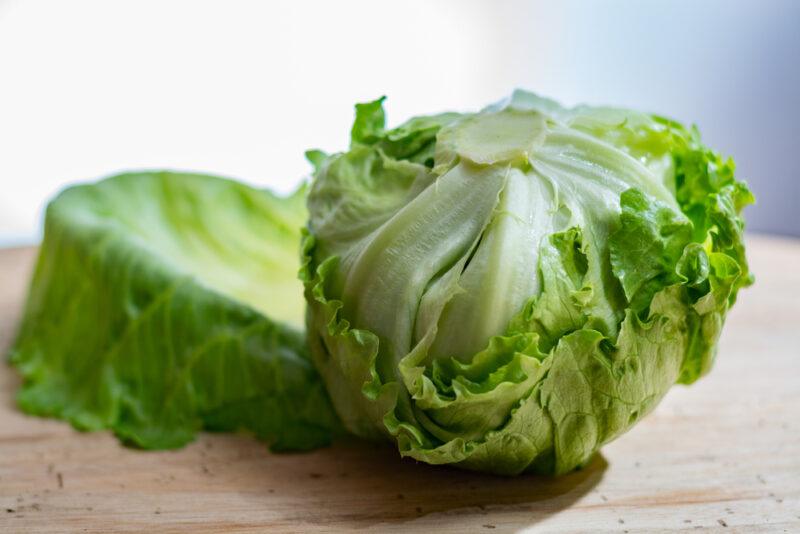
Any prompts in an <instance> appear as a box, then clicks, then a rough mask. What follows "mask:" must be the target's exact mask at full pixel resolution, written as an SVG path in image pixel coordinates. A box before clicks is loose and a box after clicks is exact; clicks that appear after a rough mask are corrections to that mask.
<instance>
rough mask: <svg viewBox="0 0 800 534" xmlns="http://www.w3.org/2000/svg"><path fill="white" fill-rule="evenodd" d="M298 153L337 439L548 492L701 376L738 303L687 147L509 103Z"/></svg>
mask: <svg viewBox="0 0 800 534" xmlns="http://www.w3.org/2000/svg"><path fill="white" fill-rule="evenodd" d="M382 100H383V99H381V100H377V101H375V102H370V103H366V104H360V105H358V106H357V107H356V119H355V124H354V125H353V128H352V142H351V146H350V149H349V150H348V151H347V152H344V153H339V154H333V155H326V154H323V153H321V152H318V151H313V152H310V153H309V154H308V155H309V159H310V160H311V161H312V163H313V164H314V165H315V167H316V171H315V174H314V180H313V183H312V186H311V190H310V194H309V197H308V208H309V213H310V218H309V222H308V226H307V231H306V233H305V236H304V241H303V248H302V257H303V265H302V268H301V273H300V276H301V278H302V280H303V282H304V285H305V296H306V300H307V302H308V309H307V328H308V339H309V344H310V346H311V353H312V357H313V360H314V363H315V365H316V367H317V368H318V370H319V371H320V373H321V375H322V377H323V379H324V381H325V383H326V385H327V389H328V392H329V394H330V396H331V398H332V400H333V403H334V405H335V408H336V411H337V413H338V414H339V416H340V417H341V419H342V420H343V422H344V424H345V426H346V427H347V428H348V429H349V430H350V431H351V432H353V433H355V434H357V435H360V436H364V437H371V438H373V437H374V438H381V437H383V438H388V439H391V440H393V441H395V442H396V444H397V446H398V448H399V450H400V452H401V454H402V455H404V456H409V457H412V458H415V459H417V460H421V461H424V462H428V463H431V464H454V465H457V466H459V467H464V468H468V469H475V470H480V471H489V472H494V473H501V474H517V473H521V472H524V471H536V472H544V473H555V474H558V473H563V472H566V471H569V470H571V469H574V468H576V467H579V466H581V465H583V464H585V463H586V462H587V461H588V460H589V459H590V458H591V456H592V454H593V453H594V452H595V451H597V450H598V448H599V447H600V446H601V445H602V444H604V443H606V442H608V441H609V440H611V439H613V438H615V437H617V436H619V435H620V434H622V433H623V432H625V431H626V430H627V429H629V428H630V427H631V426H632V425H634V424H635V423H636V422H637V421H638V420H639V419H641V418H642V417H643V416H644V415H645V414H647V413H648V412H649V411H651V410H652V409H653V408H654V407H655V406H656V404H657V403H658V402H659V400H660V399H661V398H662V397H663V396H664V394H665V393H666V391H667V390H668V389H669V388H670V386H672V385H673V384H674V383H676V382H680V383H691V382H693V381H694V380H696V379H697V378H698V377H699V376H701V375H703V374H704V373H705V372H706V371H708V369H709V368H710V366H711V364H712V362H713V360H714V355H715V345H716V342H717V340H718V338H719V334H720V331H721V329H722V325H723V322H724V318H725V314H726V312H727V311H728V308H729V307H730V306H731V305H732V304H733V303H734V301H735V299H736V294H737V291H738V290H739V289H740V288H741V287H743V286H746V285H748V284H749V283H751V281H752V277H751V275H750V273H749V271H748V267H747V261H746V259H745V254H744V246H743V239H742V238H743V234H742V232H743V221H742V219H741V218H740V215H739V214H740V212H741V210H742V208H743V207H744V206H745V205H747V204H749V203H751V202H752V201H753V197H752V195H751V193H750V192H749V191H748V189H747V187H746V186H745V185H744V183H742V182H739V181H737V180H736V179H735V178H734V165H733V162H732V161H731V160H729V159H723V158H721V157H720V156H719V155H718V154H717V153H715V152H713V151H712V150H710V149H708V148H707V147H705V146H704V145H703V144H702V143H701V141H700V137H699V135H698V133H697V131H696V130H694V129H687V128H685V127H683V126H681V125H680V124H678V123H676V122H674V121H671V120H668V119H665V118H663V117H659V116H655V115H650V114H644V113H638V112H634V111H629V110H624V109H612V108H600V107H587V106H580V107H576V108H571V109H567V108H563V107H561V106H560V105H558V104H557V103H555V102H553V101H550V100H546V99H543V98H540V97H537V96H535V95H533V94H531V93H527V92H521V91H518V92H516V93H514V94H513V96H512V97H511V98H509V99H508V100H506V101H503V102H501V103H498V104H495V105H493V106H490V107H488V108H486V109H484V110H483V111H480V112H478V113H465V114H460V113H445V114H440V115H432V116H423V117H416V118H413V119H411V120H409V121H408V122H406V123H404V124H402V125H400V126H399V127H397V128H394V129H386V128H385V121H384V112H383V107H382Z"/></svg>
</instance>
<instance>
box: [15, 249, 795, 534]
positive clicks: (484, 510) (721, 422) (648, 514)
mask: <svg viewBox="0 0 800 534" xmlns="http://www.w3.org/2000/svg"><path fill="white" fill-rule="evenodd" d="M748 252H749V254H750V257H751V258H752V266H753V270H754V271H755V273H756V276H757V279H758V281H757V283H756V285H755V286H754V287H752V288H750V289H748V290H745V291H744V292H743V293H742V294H741V297H740V301H739V303H738V304H737V306H736V308H735V309H734V310H733V312H732V313H731V314H730V317H729V320H728V324H727V325H726V328H725V332H724V334H723V339H722V342H721V347H720V353H719V356H718V359H717V365H716V368H715V369H714V370H713V372H712V373H711V374H710V375H709V376H708V377H706V378H704V379H703V380H701V381H700V382H698V383H697V384H695V385H694V386H691V387H680V386H678V387H675V388H674V389H673V390H672V391H671V392H670V393H669V394H668V395H667V398H666V399H665V401H664V402H663V403H662V404H661V406H659V408H658V409H657V410H656V411H655V412H654V413H653V414H651V415H650V416H649V417H647V418H646V419H645V420H644V421H642V422H641V423H640V424H639V425H638V426H636V427H635V428H634V429H633V430H632V431H631V432H629V433H628V434H626V435H624V436H622V437H621V438H620V439H618V440H617V441H615V442H614V443H612V444H610V445H608V446H606V447H605V448H604V449H603V451H602V455H601V456H599V457H597V458H596V460H595V461H594V463H593V464H591V466H590V467H589V468H587V469H585V470H583V471H580V472H577V473H573V474H571V475H569V476H566V477H563V478H560V479H548V478H541V477H533V476H523V477H519V478H514V479H504V478H498V477H490V476H481V475H476V474H470V473H464V472H459V471H456V470H453V469H447V468H434V467H429V466H426V465H422V464H415V463H414V462H412V461H404V460H400V459H398V457H397V453H396V452H395V451H393V450H392V449H391V448H388V447H377V446H374V445H366V444H363V443H358V442H355V441H354V442H348V443H341V444H338V445H336V446H334V447H332V448H328V449H324V450H319V451H316V452H312V453H308V454H288V455H274V454H270V453H268V452H267V451H266V449H265V448H264V447H263V445H261V444H259V443H257V442H256V441H254V440H253V439H252V438H250V437H248V436H237V435H209V434H207V435H203V436H202V437H201V438H200V439H199V440H198V441H197V442H195V443H193V444H192V445H190V446H188V447H186V448H185V449H183V450H180V451H171V452H143V451H137V450H131V449H127V448H125V447H122V446H120V445H119V443H118V442H117V441H116V439H114V438H113V437H112V436H111V435H109V434H108V433H107V432H99V433H92V434H82V433H79V432H76V431H74V430H73V429H72V428H70V427H69V426H68V425H66V424H64V423H61V422H59V421H54V420H43V419H37V418H33V417H28V416H25V415H23V414H21V413H20V412H18V411H17V410H16V409H15V407H14V402H13V395H14V391H15V390H16V389H17V387H18V385H19V383H18V382H19V381H18V378H17V377H16V374H15V373H14V371H13V370H12V369H9V368H8V367H7V366H5V365H3V366H0V531H1V532H61V531H76V532H108V531H110V530H118V531H144V530H151V531H157V532H172V531H193V532H273V531H274V532H315V531H348V530H355V529H359V530H363V531H368V532H377V531H398V532H399V531H403V532H407V531H419V532H430V531H433V530H438V531H444V532H454V533H455V532H459V533H460V532H501V531H520V530H529V531H531V532H589V531H591V532H632V533H633V532H643V531H651V532H663V531H678V530H682V531H691V532H695V531H709V530H710V531H718V532H748V533H749V532H800V242H798V241H790V240H781V239H776V238H765V237H751V239H750V241H749V246H748ZM32 262H33V251H32V250H30V249H27V250H24V249H23V250H19V249H18V250H6V251H0V336H1V337H0V349H2V350H3V352H5V349H6V347H7V346H8V344H9V343H10V342H11V336H12V335H13V331H14V324H15V321H16V320H17V318H18V315H19V311H20V306H21V303H22V299H23V295H24V292H25V286H26V278H27V276H28V273H29V271H30V268H31V265H32Z"/></svg>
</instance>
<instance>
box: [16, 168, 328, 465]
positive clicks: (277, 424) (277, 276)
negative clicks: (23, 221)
mask: <svg viewBox="0 0 800 534" xmlns="http://www.w3.org/2000/svg"><path fill="white" fill-rule="evenodd" d="M305 219H306V208H305V192H304V191H303V190H301V191H298V192H297V193H296V194H294V195H293V196H291V197H287V198H279V197H276V196H274V195H272V194H271V193H269V192H266V191H263V190H257V189H254V188H251V187H248V186H245V185H243V184H239V183H236V182H234V181H231V180H227V179H222V178H216V177H212V176H207V175H198V174H185V173H175V172H143V173H131V174H123V175H119V176H114V177H111V178H108V179H106V180H103V181H101V182H98V183H96V184H91V185H80V186H76V187H71V188H69V189H67V190H65V191H64V192H62V193H61V194H60V195H59V196H58V197H57V198H56V199H55V200H53V201H52V202H51V203H50V205H49V206H48V208H47V213H46V219H45V237H44V241H43V243H42V246H41V249H40V253H39V259H38V263H37V266H36V271H35V275H34V278H33V281H32V284H31V291H30V294H29V298H28V302H27V305H26V308H25V312H24V316H23V320H22V325H21V328H20V332H19V335H18V338H17V340H16V343H15V345H14V347H13V348H12V350H11V362H12V364H13V365H15V366H16V367H17V369H19V371H20V373H21V374H22V376H23V385H22V388H21V390H20V391H19V394H18V401H19V405H20V406H21V407H22V409H24V410H25V411H27V412H30V413H33V414H38V415H47V416H56V417H60V418H63V419H66V420H68V421H70V422H71V423H72V424H73V425H74V426H76V427H77V428H80V429H85V430H96V429H105V428H108V429H112V430H113V431H114V432H115V433H116V434H117V435H118V436H119V437H120V438H121V439H123V440H125V441H127V442H130V443H132V444H134V445H137V446H140V447H143V448H156V449H158V448H172V447H178V446H181V445H183V444H185V443H187V442H189V441H190V440H192V439H193V437H194V436H195V434H196V433H197V431H199V430H200V429H202V428H207V429H213V430H237V429H245V430H248V431H250V432H252V433H254V434H255V435H256V436H257V437H259V438H261V439H264V440H266V441H267V442H268V443H270V444H271V446H272V448H274V449H309V448H314V447H317V446H320V445H324V444H327V443H328V442H329V441H330V440H331V437H332V435H333V434H334V433H335V432H336V429H337V428H338V424H339V423H338V421H337V419H336V416H335V414H334V413H333V410H332V407H331V405H330V401H329V399H328V396H327V394H326V392H325V389H324V386H323V384H322V382H321V381H320V378H319V375H318V374H317V372H316V371H315V369H314V367H313V366H312V364H311V362H310V360H309V356H308V349H307V347H306V342H305V336H304V334H303V332H302V324H303V315H304V308H305V304H304V302H303V298H302V286H301V285H300V283H299V282H298V281H297V276H296V273H297V267H298V261H297V250H298V246H299V245H298V243H299V239H300V227H301V226H302V225H303V224H304V222H305Z"/></svg>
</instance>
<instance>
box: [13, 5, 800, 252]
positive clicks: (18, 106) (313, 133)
mask: <svg viewBox="0 0 800 534" xmlns="http://www.w3.org/2000/svg"><path fill="white" fill-rule="evenodd" d="M798 22H800V2H793V1H791V0H785V1H764V2H755V1H754V2H743V1H678V2H675V1H672V2H666V1H664V2H653V1H651V2H641V1H632V0H631V1H619V2H590V1H585V2H583V1H574V2H528V1H523V0H520V1H513V0H495V1H492V0H485V1H467V0H427V1H421V0H403V1H400V0H395V1H391V2H389V1H376V0H372V1H368V0H363V1H347V0H336V1H322V0H320V1H310V0H302V1H297V0H296V1H292V2H288V1H287V2H267V1H263V2H246V1H218V2H211V1H169V0H166V1H143V0H134V1H131V0H125V1H99V0H94V1H90V0H77V1H76V0H72V1H52V2H45V1H34V0H31V1H21V0H17V1H15V0H10V1H9V0H5V1H4V0H0V245H9V244H17V243H27V242H33V241H35V240H37V239H38V238H39V232H40V219H41V213H42V208H43V207H44V205H45V203H46V201H47V199H48V198H49V197H51V196H52V195H53V194H55V193H56V192H57V191H58V190H60V189H62V188H63V187H65V186H66V185H68V184H70V183H74V182H75V181H85V180H90V179H95V178H98V177H101V176H104V175H108V174H111V173H114V172H117V171H119V170H124V169H132V168H133V169H138V168H176V169H187V170H200V171H206V172H211V173H217V174H222V175H227V176H232V177H236V178H239V179H242V180H245V181H247V182H250V183H253V184H259V185H266V186H269V187H272V188H274V189H277V190H279V191H284V192H285V191H289V190H291V189H292V188H293V187H295V185H296V184H297V182H298V181H299V180H301V179H302V178H303V176H305V175H306V174H307V172H308V170H309V167H308V165H307V163H306V162H305V160H304V158H303V151H304V150H305V149H307V148H311V147H320V148H323V149H325V150H329V151H333V150H337V149H343V148H345V147H346V145H347V142H348V133H349V127H350V123H351V120H352V113H353V112H352V106H353V104H354V103H355V102H357V101H364V100H370V99H373V98H375V97H377V96H380V95H383V94H386V95H388V96H389V100H388V101H387V107H388V112H389V118H390V123H397V122H399V121H401V120H403V119H405V118H407V117H409V116H411V115H414V114H420V113H428V112H436V111H441V110H445V109H461V110H467V109H477V108H480V107H482V106H483V105H485V104H487V103H489V102H491V101H494V100H497V99H499V98H501V97H503V96H505V95H506V94H507V93H509V92H510V91H511V90H512V89H513V88H514V87H524V88H528V89H532V90H535V91H537V92H539V93H542V94H545V95H548V96H552V97H555V98H557V99H559V100H561V101H562V102H564V103H566V104H575V103H578V102H584V101H585V102H590V103H611V104H617V105H623V106H628V107H634V108H641V109H645V110H651V111H656V112H660V113H663V114H668V115H671V116H673V117H676V118H678V119H680V120H684V121H689V122H696V123H698V124H699V126H700V127H701V130H702V131H703V133H704V136H705V138H706V140H707V141H708V142H709V143H710V144H711V145H713V146H715V147H716V148H718V149H719V150H722V151H723V152H725V153H728V154H732V155H734V156H735V157H736V160H737V162H738V164H739V170H740V175H741V176H742V177H744V178H745V179H747V180H748V182H749V183H750V184H751V186H752V188H753V189H754V190H755V192H756V195H757V196H758V198H759V204H758V206H756V207H755V208H751V209H750V210H749V212H748V221H749V223H750V227H751V228H754V229H757V230H761V231H773V232H780V233H792V234H795V235H800V216H798V209H797V208H796V204H797V202H798V201H800V176H798V170H797V168H798V163H797V160H798V151H799V150H800V106H798V97H799V95H800V66H799V65H800V59H799V58H800V37H798V36H797V35H798V32H797V24H798Z"/></svg>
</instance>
